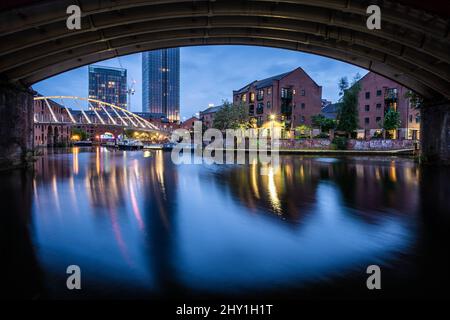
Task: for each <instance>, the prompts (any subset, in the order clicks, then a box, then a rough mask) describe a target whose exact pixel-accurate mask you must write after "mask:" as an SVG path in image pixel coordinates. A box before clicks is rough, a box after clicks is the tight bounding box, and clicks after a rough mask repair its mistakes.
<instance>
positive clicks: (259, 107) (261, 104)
mask: <svg viewBox="0 0 450 320" xmlns="http://www.w3.org/2000/svg"><path fill="white" fill-rule="evenodd" d="M263 112H264V103H262V102H259V103H258V108H257V109H256V113H257V114H261V113H263Z"/></svg>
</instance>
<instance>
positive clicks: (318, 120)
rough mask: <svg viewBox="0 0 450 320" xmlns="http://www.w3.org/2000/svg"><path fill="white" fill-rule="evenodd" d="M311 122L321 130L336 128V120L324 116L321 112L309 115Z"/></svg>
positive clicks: (326, 130)
mask: <svg viewBox="0 0 450 320" xmlns="http://www.w3.org/2000/svg"><path fill="white" fill-rule="evenodd" d="M311 120H312V124H313V126H314V127H316V128H320V130H321V131H322V132H328V131H330V130H331V129H335V128H336V120H333V119H328V118H325V116H324V115H322V114H317V115H315V116H312V117H311Z"/></svg>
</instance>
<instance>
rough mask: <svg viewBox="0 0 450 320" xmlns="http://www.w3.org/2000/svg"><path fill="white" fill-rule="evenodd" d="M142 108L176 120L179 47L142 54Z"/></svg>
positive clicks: (178, 109) (178, 113)
mask: <svg viewBox="0 0 450 320" xmlns="http://www.w3.org/2000/svg"><path fill="white" fill-rule="evenodd" d="M142 111H143V112H151V113H163V114H165V115H166V117H167V119H169V121H171V122H178V121H179V120H180V49H179V48H172V49H162V50H154V51H147V52H143V53H142Z"/></svg>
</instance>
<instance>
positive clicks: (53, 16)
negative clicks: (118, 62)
mask: <svg viewBox="0 0 450 320" xmlns="http://www.w3.org/2000/svg"><path fill="white" fill-rule="evenodd" d="M16 1H17V2H16V4H15V5H14V4H13V5H11V6H10V7H6V8H4V9H3V11H1V12H0V43H1V44H2V45H1V47H0V73H1V74H2V75H3V77H4V78H6V79H7V80H8V81H13V82H20V83H22V84H24V85H31V84H33V83H35V82H37V81H40V80H43V79H45V78H47V77H50V76H53V75H56V74H58V73H61V72H64V71H67V70H70V69H73V68H76V67H79V66H82V65H86V64H89V63H94V62H97V61H100V60H104V59H109V58H113V57H116V56H120V55H126V54H130V53H135V52H140V51H145V50H152V49H158V48H167V47H175V46H191V45H207V44H246V45H262V46H270V47H277V48H285V49H291V50H298V51H303V52H309V53H314V54H319V55H323V56H327V57H331V58H334V59H338V60H342V61H345V62H349V63H351V64H354V65H357V66H360V67H363V68H365V69H368V70H371V71H374V72H376V73H379V74H381V75H384V76H386V77H387V78H390V79H393V80H395V81H397V82H399V83H401V84H403V85H405V86H407V87H409V88H411V89H413V90H415V91H417V92H418V93H420V94H422V95H424V96H425V97H433V96H437V95H442V96H444V97H446V98H450V35H449V28H450V19H449V17H448V15H447V13H444V14H443V15H441V16H439V15H436V14H434V13H429V12H427V11H424V10H423V8H422V7H423V4H422V5H421V8H420V9H418V5H417V1H406V0H403V3H406V4H408V3H409V4H410V5H405V4H402V5H400V4H398V3H397V2H389V1H381V0H379V1H365V0H315V1H314V0H309V1H308V0H286V1H271V0H257V1H253V0H247V1H244V0H209V1H206V0H203V1H202V0H196V1H192V0H191V1H187V0H153V1H144V0H78V1H73V0H60V1H54V0H42V1H39V2H36V1H33V0H16ZM74 2H75V3H77V4H78V5H79V6H80V7H81V9H82V13H83V17H82V28H81V30H68V29H67V28H66V18H67V16H68V15H67V14H66V8H67V7H68V6H69V5H71V4H73V3H74ZM413 3H414V4H413ZM427 3H429V4H427V6H430V8H432V10H435V9H436V7H434V6H433V5H432V3H433V0H429V1H428V2H427ZM370 4H378V5H379V6H380V7H381V13H382V29H381V30H368V29H367V27H366V19H367V15H366V8H367V6H368V5H370ZM432 10H430V11H432Z"/></svg>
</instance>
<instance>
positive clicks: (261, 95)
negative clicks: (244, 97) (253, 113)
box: [257, 89, 264, 100]
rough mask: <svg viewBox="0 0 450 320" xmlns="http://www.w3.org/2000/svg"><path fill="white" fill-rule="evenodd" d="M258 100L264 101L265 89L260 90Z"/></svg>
mask: <svg viewBox="0 0 450 320" xmlns="http://www.w3.org/2000/svg"><path fill="white" fill-rule="evenodd" d="M257 99H258V100H262V99H264V89H260V90H258V96H257Z"/></svg>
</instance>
